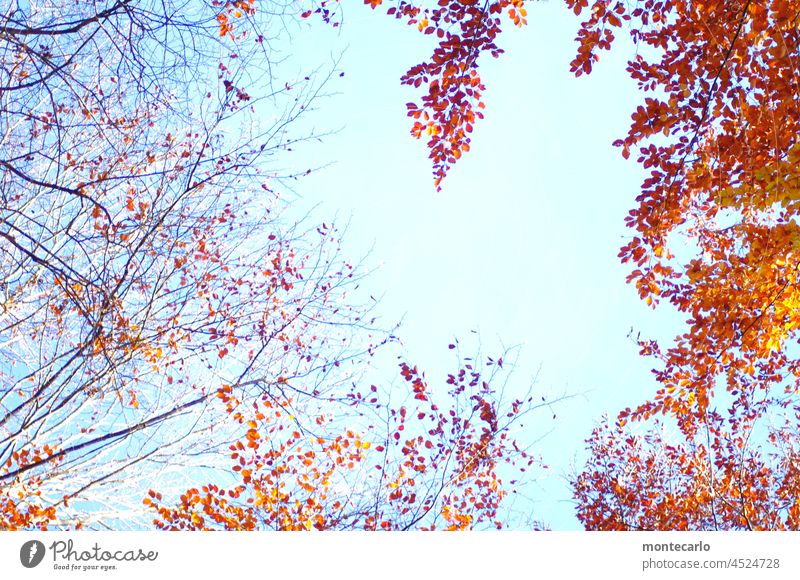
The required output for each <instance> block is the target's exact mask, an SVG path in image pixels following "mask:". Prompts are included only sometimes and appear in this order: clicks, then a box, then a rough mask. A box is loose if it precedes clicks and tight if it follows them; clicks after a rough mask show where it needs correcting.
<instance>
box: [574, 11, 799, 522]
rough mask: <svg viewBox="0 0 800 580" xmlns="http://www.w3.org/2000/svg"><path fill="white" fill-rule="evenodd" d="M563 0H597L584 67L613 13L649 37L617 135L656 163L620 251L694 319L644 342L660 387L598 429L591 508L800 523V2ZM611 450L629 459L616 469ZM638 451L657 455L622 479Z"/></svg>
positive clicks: (583, 38) (586, 26)
mask: <svg viewBox="0 0 800 580" xmlns="http://www.w3.org/2000/svg"><path fill="white" fill-rule="evenodd" d="M567 4H568V6H569V7H571V8H572V9H574V11H575V13H576V14H583V13H588V14H589V18H588V20H586V21H585V22H584V23H583V24H582V25H581V28H580V30H579V33H578V41H579V49H578V54H577V56H576V58H575V59H574V61H573V62H572V70H573V71H574V72H575V73H576V74H577V75H581V74H584V73H589V72H590V71H591V70H592V66H593V64H594V62H595V61H596V60H597V58H598V55H597V53H598V51H600V50H605V49H608V48H610V46H611V43H612V41H613V40H614V30H615V29H619V28H621V27H623V26H625V27H627V29H628V31H629V33H630V36H631V38H632V39H633V41H634V43H635V44H636V46H637V50H636V54H635V56H633V57H632V58H631V60H630V61H629V63H628V71H629V73H630V75H631V77H632V78H633V79H635V80H636V81H637V83H638V86H639V88H640V90H641V91H642V92H644V93H650V96H647V97H646V98H644V101H643V103H642V105H641V106H639V107H638V108H637V109H636V111H635V112H634V113H633V115H632V124H631V127H630V129H629V131H628V133H627V135H626V136H625V137H623V138H621V139H619V140H618V141H616V143H615V144H616V145H617V146H619V147H621V149H622V154H623V155H624V156H625V157H628V156H629V155H631V154H632V153H633V154H634V155H635V156H636V158H637V161H638V163H640V164H641V165H642V167H643V168H645V169H647V170H649V174H648V175H647V177H646V178H645V180H644V182H643V184H642V189H641V192H640V193H639V195H638V196H637V198H636V203H637V206H636V207H635V208H634V209H632V210H631V212H630V214H629V216H628V217H627V218H626V223H627V224H628V225H629V226H630V227H631V228H632V229H633V230H634V231H635V235H634V236H633V237H632V239H631V240H630V242H628V243H627V244H626V245H625V246H624V247H623V248H622V250H621V252H620V258H621V259H622V261H623V262H625V263H629V264H631V265H632V272H631V274H630V276H629V281H630V282H632V283H634V284H635V286H636V288H637V289H638V291H639V295H640V296H641V297H642V299H644V300H646V301H647V303H648V304H650V305H652V306H654V307H655V306H656V305H657V304H658V303H660V302H668V303H669V304H671V305H672V306H673V307H674V308H675V309H677V311H678V312H679V313H681V314H683V315H685V316H686V317H687V319H686V331H685V332H684V333H683V334H681V335H680V336H678V337H677V338H676V339H675V342H674V345H672V346H670V347H669V348H666V349H664V348H662V347H661V346H660V345H659V344H658V342H656V341H651V340H642V341H639V346H640V348H641V354H642V355H645V356H653V357H655V358H656V360H657V361H658V365H659V366H658V368H657V369H656V370H655V371H654V372H655V376H656V379H657V381H658V384H659V388H658V391H657V392H656V393H655V396H654V397H653V398H651V399H650V400H648V401H646V402H645V403H643V404H641V405H639V406H638V407H636V408H634V409H626V410H624V411H623V412H622V413H621V414H620V416H619V419H618V427H615V428H613V429H610V430H599V431H596V432H595V433H594V435H593V436H592V438H591V439H590V442H589V443H590V452H591V453H592V457H591V458H590V459H589V462H588V464H587V471H585V472H584V473H583V474H581V475H579V476H578V477H577V478H576V481H575V484H576V495H577V497H578V500H579V507H578V513H579V516H580V517H581V519H582V521H584V523H586V524H587V525H588V526H589V527H593V528H594V527H599V528H603V529H605V528H606V527H611V528H613V529H618V528H619V527H625V528H626V529H629V528H631V527H644V528H648V529H649V528H670V527H672V526H676V527H682V528H684V527H691V528H695V527H697V528H709V527H714V528H737V527H741V528H747V529H751V528H752V529H755V528H770V529H774V528H791V529H796V528H797V516H796V509H797V508H796V506H794V505H793V503H792V500H791V499H790V498H793V497H796V485H797V483H796V481H797V480H796V467H795V463H796V454H795V451H794V445H793V444H792V440H793V439H796V434H797V428H798V424H797V411H798V407H797V405H798V399H797V392H798V385H799V384H800V383H798V378H800V365H799V364H798V358H797V345H796V343H797V341H798V334H797V329H798V321H800V318H798V309H797V306H798V302H797V301H798V296H800V294H798V292H799V291H800V287H799V286H798V267H797V264H798V262H797V248H798V240H800V232H799V231H798V225H797V217H798V204H797V199H798V188H797V179H798V164H797V159H798V157H797V134H798V131H797V129H798V123H800V108H798V77H797V74H796V71H797V67H798V58H800V52H799V50H798V49H799V48H800V32H798V28H797V25H796V24H797V14H798V9H800V4H798V3H797V2H793V1H769V2H761V3H756V2H752V1H749V0H744V1H741V2H739V1H737V2H719V3H697V2H683V1H679V0H675V1H665V2H655V1H650V0H648V1H646V2H643V3H638V4H634V5H629V4H625V3H623V2H616V1H615V2H607V1H602V0H598V1H596V2H594V3H592V6H591V8H590V7H589V3H588V2H586V0H567ZM658 415H665V416H666V417H667V420H668V421H674V424H675V426H676V428H677V430H678V431H677V432H676V433H675V434H674V435H673V436H672V437H673V439H674V440H673V439H668V440H664V439H663V438H661V436H657V435H652V434H651V435H649V436H645V437H644V438H642V437H636V438H634V439H633V443H630V444H629V445H628V444H626V443H625V442H626V441H630V439H629V435H627V434H625V432H624V431H623V430H622V429H623V428H624V426H625V423H626V422H628V421H630V420H638V421H652V420H653V419H654V418H655V417H657V416H658ZM787 434H788V435H787ZM608 449H611V450H613V454H614V455H615V457H616V458H617V460H616V462H615V463H614V464H613V465H609V467H608V469H609V471H608V472H606V473H605V474H604V473H603V470H602V469H601V468H600V465H601V463H602V458H601V454H603V453H606V451H605V450H608ZM625 457H626V458H627V461H631V462H633V464H634V465H640V464H643V463H646V464H647V465H648V469H649V470H650V471H647V472H645V473H632V474H629V475H628V476H625V477H627V479H625V478H622V479H620V477H621V476H620V470H623V471H624V466H623V464H622V459H623V458H625ZM648 478H649V479H648ZM623 479H625V481H627V482H628V483H631V482H633V483H631V485H628V484H626V483H624V482H623V481H622V480H623ZM618 486H619V488H618ZM653 490H656V493H657V495H658V498H651V497H650V494H652V493H653ZM669 490H671V491H669ZM679 491H680V493H679ZM709 494H710V495H709ZM677 495H691V497H690V498H689V499H687V500H686V501H683V500H681V501H678V500H677V499H676V497H677ZM651 499H652V500H653V501H652V502H650V500H651ZM645 500H647V502H650V503H652V504H653V505H652V506H649V505H647V503H646V502H645ZM636 502H644V503H641V504H640V506H639V507H635V504H636ZM659 502H661V503H659ZM664 502H667V503H664ZM669 502H673V503H674V504H675V505H672V506H669V505H668V504H669ZM676 502H677V503H676ZM679 504H680V505H679ZM614 506H617V507H614ZM653 506H661V507H658V508H656V507H653ZM651 508H652V509H653V510H660V513H655V512H654V511H651ZM668 509H675V510H677V511H678V513H676V514H674V515H673V516H666V515H665V510H668ZM615 510H616V513H614V514H612V512H614V511H615ZM631 510H632V511H631ZM681 522H682V523H681Z"/></svg>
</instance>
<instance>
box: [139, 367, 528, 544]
mask: <svg viewBox="0 0 800 580" xmlns="http://www.w3.org/2000/svg"><path fill="white" fill-rule="evenodd" d="M401 375H402V376H403V377H404V378H405V379H406V380H407V381H408V382H410V383H411V384H412V387H413V393H414V401H420V402H425V403H427V404H426V405H425V406H418V405H416V406H414V407H407V406H400V407H399V408H394V407H390V406H386V405H383V404H382V403H381V402H380V397H379V396H378V390H377V388H376V387H374V386H373V387H371V388H370V391H369V392H368V393H367V394H365V395H362V394H359V393H354V394H353V396H352V397H351V401H352V402H351V405H352V406H354V407H355V408H357V409H359V410H360V411H361V413H362V414H364V413H368V414H369V415H373V416H375V417H383V418H385V422H384V423H383V424H382V425H381V424H377V423H376V424H368V425H363V426H362V428H361V432H358V431H357V430H356V429H355V428H352V429H351V428H344V429H340V428H339V426H338V425H337V421H336V420H335V419H334V418H333V417H330V416H325V415H320V416H318V417H316V419H315V420H314V421H313V425H306V424H303V422H301V421H300V420H298V419H297V417H295V415H294V414H293V411H292V408H293V404H294V402H293V401H292V400H290V399H279V398H276V397H274V396H272V395H270V394H265V395H264V396H263V397H262V398H261V400H260V401H258V402H257V403H253V404H252V405H245V404H243V402H242V401H239V400H238V399H236V398H235V397H234V396H233V395H232V394H231V389H229V388H226V387H223V388H221V389H220V392H219V393H218V397H219V399H220V400H221V401H222V402H223V403H224V404H226V405H227V409H228V411H229V412H230V413H232V415H233V416H234V418H235V419H236V420H237V421H238V422H239V423H240V425H241V426H242V435H241V438H240V439H239V440H238V441H236V442H235V443H233V444H232V445H231V446H230V452H231V454H230V457H231V460H232V461H233V465H232V471H233V472H234V473H235V474H236V475H238V478H239V480H238V483H237V484H236V485H235V486H234V487H232V488H229V489H221V488H220V487H219V486H217V485H214V484H208V485H205V486H202V487H201V488H200V489H197V488H192V489H189V490H188V491H186V492H185V493H184V494H182V495H181V496H180V498H178V502H177V505H170V504H165V503H164V500H163V497H162V494H160V493H159V492H157V491H155V490H151V491H150V492H149V495H148V497H146V498H145V499H144V504H145V505H146V506H148V507H149V508H150V509H152V510H154V512H155V514H156V518H155V520H154V523H155V525H156V526H157V527H159V528H161V529H167V530H183V529H190V530H206V529H225V530H250V529H277V530H311V529H316V530H331V529H336V530H347V529H362V530H408V529H428V530H432V529H439V528H442V529H449V530H458V529H472V528H476V527H481V526H482V525H483V524H488V525H490V526H492V527H497V528H500V527H502V526H503V522H502V521H501V520H500V519H499V518H498V508H499V505H500V502H501V500H502V499H503V497H504V496H505V495H506V494H507V493H508V491H507V490H506V489H504V485H503V482H502V480H501V478H500V476H499V471H498V470H499V465H500V464H508V465H509V466H510V467H511V472H512V473H513V472H514V471H517V472H520V471H521V472H524V471H525V470H526V469H528V468H529V467H530V466H531V465H533V464H534V459H533V458H532V457H531V456H529V455H528V454H527V453H526V452H525V451H523V450H520V449H519V447H518V446H517V444H516V443H515V442H514V441H513V440H512V439H511V437H510V435H509V428H510V426H511V425H512V424H514V423H515V422H516V421H517V420H518V419H519V418H520V417H521V416H522V415H523V414H524V413H525V411H526V410H528V409H530V404H531V402H532V401H531V400H530V399H529V400H527V401H515V402H514V403H513V405H512V408H511V409H509V410H508V411H507V412H506V413H504V414H503V416H502V417H499V416H498V410H497V408H496V404H497V403H496V398H495V396H494V394H493V393H492V391H491V389H490V386H489V383H488V382H486V381H484V380H483V379H482V377H481V375H480V373H478V372H476V371H474V370H473V369H472V366H471V364H466V365H465V367H463V368H462V369H460V370H459V372H458V373H457V374H455V375H450V376H449V377H448V380H447V383H448V385H449V386H450V389H449V392H448V395H447V397H445V398H444V400H445V401H446V402H447V405H448V407H447V408H440V407H439V406H438V405H437V404H436V403H434V402H432V401H431V399H434V398H435V397H434V396H433V394H432V393H431V392H430V390H429V388H428V385H427V382H426V381H425V380H424V378H423V377H422V376H421V375H420V374H419V372H418V371H417V369H416V367H414V368H412V367H410V366H409V365H408V364H406V363H402V364H401ZM512 483H513V482H512Z"/></svg>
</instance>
